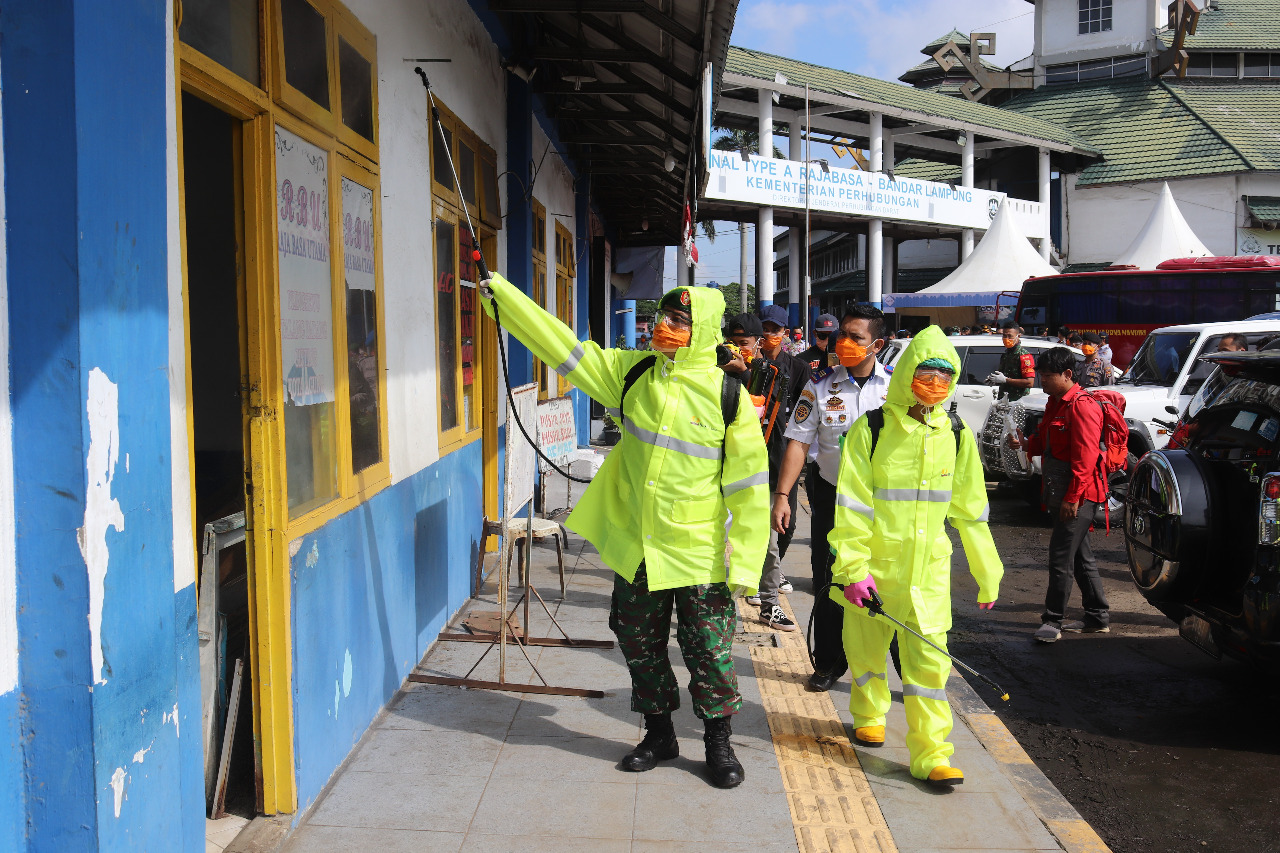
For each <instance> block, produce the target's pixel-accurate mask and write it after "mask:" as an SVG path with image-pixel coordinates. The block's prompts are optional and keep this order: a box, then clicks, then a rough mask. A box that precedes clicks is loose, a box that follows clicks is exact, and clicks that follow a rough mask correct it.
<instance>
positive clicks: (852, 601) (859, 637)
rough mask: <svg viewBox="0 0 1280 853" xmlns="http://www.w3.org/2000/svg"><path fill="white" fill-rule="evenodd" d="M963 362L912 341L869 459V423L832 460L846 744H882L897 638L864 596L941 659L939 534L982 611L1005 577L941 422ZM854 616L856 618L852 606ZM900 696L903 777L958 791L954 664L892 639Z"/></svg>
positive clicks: (971, 485)
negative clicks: (889, 656) (907, 769)
mask: <svg viewBox="0 0 1280 853" xmlns="http://www.w3.org/2000/svg"><path fill="white" fill-rule="evenodd" d="M959 372H960V358H959V356H958V355H957V353H956V350H955V347H953V346H952V345H951V344H950V343H949V342H948V341H947V339H946V336H945V335H943V334H942V331H941V330H940V329H939V328H938V327H937V326H930V327H929V328H927V329H925V330H924V331H922V332H921V333H920V334H918V335H916V337H915V338H914V339H912V341H911V343H910V344H909V345H908V346H907V349H906V352H904V353H903V354H902V356H901V358H899V359H898V362H897V364H895V365H894V369H893V378H892V379H891V380H890V381H889V392H888V396H887V398H886V399H885V403H884V407H883V409H882V410H881V411H882V412H883V426H882V427H881V428H880V431H879V436H878V437H877V438H876V440H875V447H874V451H873V449H872V428H871V424H870V422H869V421H868V417H867V416H866V415H864V416H863V417H861V418H859V419H858V421H857V422H856V423H854V425H853V427H852V428H851V429H850V430H849V434H848V438H847V440H846V441H845V444H844V449H843V450H842V451H841V457H840V476H839V482H838V483H837V493H836V513H835V528H834V530H833V531H832V533H831V537H830V541H831V545H832V547H833V548H834V549H835V551H836V562H835V566H834V568H833V570H832V574H833V576H834V578H835V582H836V583H839V584H843V585H845V590H844V594H843V595H841V594H840V592H839V591H838V590H833V591H832V597H833V598H836V599H837V600H839V601H840V602H841V603H843V604H845V621H844V630H843V634H844V644H845V654H846V656H847V657H848V659H849V669H850V671H851V672H852V673H853V676H854V677H853V689H852V690H851V698H850V702H849V708H850V710H851V711H852V712H853V716H854V738H855V739H856V740H857V741H859V742H860V743H862V744H863V745H866V746H879V745H881V744H883V743H884V723H885V714H886V713H887V712H888V710H889V704H890V697H889V686H888V683H887V681H886V677H885V653H886V652H887V650H888V648H889V642H890V640H891V639H892V638H893V634H894V626H893V624H892V623H891V622H889V621H888V620H887V619H885V618H883V617H879V616H872V615H871V612H870V611H869V610H867V609H866V608H865V602H866V601H867V600H868V598H869V593H870V591H871V590H875V591H876V592H878V593H879V595H880V597H881V599H882V600H883V602H884V610H885V612H886V613H891V614H893V616H895V617H896V618H898V619H901V620H902V621H903V622H905V623H906V624H907V625H910V626H911V627H912V628H914V629H915V630H917V631H919V632H920V633H921V634H923V635H924V636H926V637H928V638H929V639H930V640H931V641H933V642H934V643H936V644H937V645H939V646H941V647H942V648H944V649H945V648H946V644H947V630H948V629H949V628H950V627H951V540H950V539H949V538H948V537H947V533H946V530H945V529H944V522H946V521H948V520H949V521H950V522H951V525H952V526H953V527H955V528H956V529H957V530H959V531H960V539H961V541H962V542H963V544H964V550H965V555H966V556H967V557H968V559H969V569H970V571H971V572H972V573H973V576H974V578H975V579H976V580H977V581H978V601H979V605H978V606H979V607H980V608H983V609H990V607H991V606H993V605H994V603H995V600H996V596H997V594H998V592H999V588H1000V579H1001V577H1002V576H1003V575H1004V566H1003V565H1002V564H1001V562H1000V555H999V554H997V553H996V547H995V542H993V541H992V539H991V530H990V529H989V528H988V527H987V512H988V506H987V490H986V481H985V478H984V476H983V473H982V463H981V461H980V459H979V457H978V446H977V444H976V443H975V442H974V439H973V433H971V432H970V431H969V429H968V427H966V426H964V424H963V422H962V421H959V419H958V418H957V419H956V420H955V421H953V420H952V418H951V417H949V416H948V415H947V413H946V411H945V407H944V404H945V401H946V399H947V398H948V397H949V396H950V395H951V393H952V392H954V391H955V385H956V377H957V375H958V374H959ZM855 605H856V606H855ZM898 646H899V652H900V658H901V661H902V668H901V669H902V696H903V704H904V705H905V706H906V712H907V738H906V740H907V747H908V749H909V750H910V753H911V774H912V775H913V776H915V777H916V778H917V779H925V780H928V781H930V782H932V783H935V784H940V785H955V784H958V783H960V782H961V781H963V780H964V773H963V772H961V771H960V770H959V769H958V768H954V767H951V766H950V765H949V761H948V759H949V758H950V756H951V754H952V752H953V751H954V748H953V747H952V745H951V744H950V743H947V741H946V738H947V735H949V734H950V733H951V723H952V720H951V707H950V705H949V704H948V702H947V694H946V685H947V675H948V673H949V672H950V671H951V661H950V660H949V659H948V658H947V657H946V655H944V654H942V653H940V652H938V651H937V650H935V649H932V648H930V647H929V646H928V645H927V644H926V643H923V642H921V641H920V640H919V639H918V638H916V637H914V636H912V635H911V634H909V633H906V632H902V633H900V634H899V635H898Z"/></svg>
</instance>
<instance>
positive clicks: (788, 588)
mask: <svg viewBox="0 0 1280 853" xmlns="http://www.w3.org/2000/svg"><path fill="white" fill-rule="evenodd" d="M795 589H796V588H795V587H794V586H792V585H791V581H789V580H787V579H786V578H783V579H782V583H780V584H778V592H795Z"/></svg>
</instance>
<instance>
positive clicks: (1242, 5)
mask: <svg viewBox="0 0 1280 853" xmlns="http://www.w3.org/2000/svg"><path fill="white" fill-rule="evenodd" d="M1196 5H1197V6H1200V7H1201V12H1200V20H1199V21H1198V22H1197V23H1196V34H1195V35H1193V36H1187V40H1186V41H1185V42H1184V43H1183V45H1184V47H1185V48H1186V49H1187V50H1280V0H1219V2H1218V8H1217V9H1205V8H1204V6H1205V5H1206V4H1205V3H1204V2H1203V0H1202V1H1201V2H1199V3H1197V4H1196ZM1160 40H1161V41H1162V42H1164V44H1165V45H1169V44H1172V43H1173V32H1172V31H1171V30H1167V31H1165V32H1164V33H1162V34H1161V36H1160Z"/></svg>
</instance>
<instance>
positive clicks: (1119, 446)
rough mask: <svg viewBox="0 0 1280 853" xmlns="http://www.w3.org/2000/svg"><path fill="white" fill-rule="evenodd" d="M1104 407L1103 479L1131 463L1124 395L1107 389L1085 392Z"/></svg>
mask: <svg viewBox="0 0 1280 853" xmlns="http://www.w3.org/2000/svg"><path fill="white" fill-rule="evenodd" d="M1084 396H1086V397H1090V398H1092V399H1093V401H1094V402H1096V403H1097V404H1098V405H1099V406H1101V407H1102V441H1101V443H1100V444H1099V449H1100V450H1101V451H1102V474H1103V479H1106V477H1108V476H1109V475H1111V474H1113V473H1115V472H1116V471H1119V470H1121V469H1122V468H1124V467H1125V466H1126V465H1127V464H1128V463H1129V424H1128V423H1127V422H1126V421H1125V419H1124V406H1125V399H1124V395H1123V394H1121V393H1120V392H1119V391H1111V390H1109V389H1106V388H1091V389H1089V390H1086V391H1085V392H1084Z"/></svg>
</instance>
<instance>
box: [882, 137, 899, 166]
mask: <svg viewBox="0 0 1280 853" xmlns="http://www.w3.org/2000/svg"><path fill="white" fill-rule="evenodd" d="M881 134H882V135H883V137H884V170H885V171H886V172H892V171H893V164H894V163H896V162H897V156H896V155H895V154H894V151H893V131H892V130H884V129H883V127H882V128H881Z"/></svg>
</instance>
